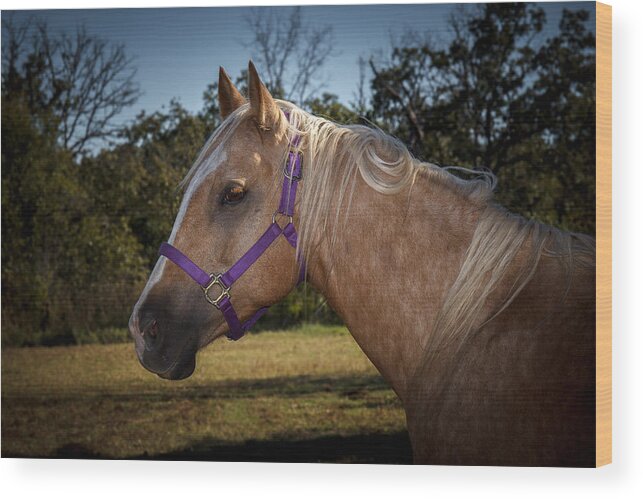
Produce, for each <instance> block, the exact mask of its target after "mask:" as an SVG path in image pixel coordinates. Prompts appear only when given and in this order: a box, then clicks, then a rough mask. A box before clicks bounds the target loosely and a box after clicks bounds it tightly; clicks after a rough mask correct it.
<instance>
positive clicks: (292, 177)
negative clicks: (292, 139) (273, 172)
mask: <svg viewBox="0 0 643 499" xmlns="http://www.w3.org/2000/svg"><path fill="white" fill-rule="evenodd" d="M291 154H294V155H296V156H297V157H298V158H299V164H301V163H302V162H303V160H304V156H303V154H302V153H301V152H300V151H293V150H292V149H291V150H290V151H289V152H288V156H290V155H291ZM288 159H289V160H290V157H289V158H288ZM296 164H297V163H296V161H286V164H285V165H284V177H286V178H287V179H288V180H290V181H297V182H298V181H300V180H301V172H299V175H292V172H293V171H294V169H295V165H296ZM288 166H292V169H291V170H290V171H288Z"/></svg>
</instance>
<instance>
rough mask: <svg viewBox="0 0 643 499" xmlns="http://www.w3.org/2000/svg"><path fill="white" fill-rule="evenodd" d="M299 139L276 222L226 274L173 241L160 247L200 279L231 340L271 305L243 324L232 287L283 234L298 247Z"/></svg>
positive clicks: (286, 172) (289, 163) (290, 158)
mask: <svg viewBox="0 0 643 499" xmlns="http://www.w3.org/2000/svg"><path fill="white" fill-rule="evenodd" d="M299 140H300V137H299V136H295V137H294V138H293V139H292V141H291V142H290V150H289V151H288V159H287V161H286V164H285V166H284V172H283V173H284V181H283V185H282V189H281V199H280V201H279V208H278V209H277V211H276V212H275V214H274V215H273V217H272V223H271V224H270V225H269V226H268V228H267V229H266V231H265V232H264V233H263V234H262V235H261V237H259V239H257V242H255V243H254V244H253V245H252V246H251V247H250V249H249V250H248V251H246V252H245V253H244V254H243V256H242V257H241V258H239V259H238V260H237V261H236V262H235V263H234V264H233V265H232V267H230V268H229V269H228V270H227V271H225V272H224V273H223V274H209V273H207V272H206V271H205V270H203V269H202V268H201V267H199V266H198V265H197V264H196V263H194V262H193V261H192V260H191V259H190V258H189V257H188V256H187V255H185V254H184V253H183V252H182V251H181V250H179V249H178V248H176V247H174V246H172V245H171V244H170V243H162V244H161V247H160V248H159V255H161V256H164V257H166V258H167V259H169V260H171V261H172V262H174V263H175V264H176V265H178V266H179V267H180V268H181V269H182V270H183V271H184V272H185V273H186V274H187V275H188V276H190V277H191V278H192V279H193V280H194V281H196V283H197V284H198V285H199V286H201V288H202V289H203V292H204V295H205V299H206V300H207V301H208V302H209V303H210V304H211V305H213V306H215V307H216V308H218V309H219V310H220V311H221V313H222V314H223V317H224V318H225V320H226V322H227V323H228V328H229V331H228V333H227V335H226V336H227V337H228V338H229V339H231V340H238V339H239V338H241V337H242V336H243V335H244V334H245V333H246V331H248V330H249V329H250V328H251V327H252V326H254V324H255V323H256V322H257V321H258V320H259V318H260V317H261V316H262V315H263V314H265V313H266V312H267V311H268V307H262V308H260V309H259V310H257V311H256V312H255V313H254V315H253V316H252V317H250V319H248V320H247V321H246V322H244V323H241V321H240V320H239V316H238V315H237V313H236V311H235V310H234V307H233V305H232V301H231V296H230V288H231V287H232V285H233V284H234V283H235V282H236V281H237V280H238V279H239V278H240V277H241V276H242V275H243V274H244V273H245V272H246V271H247V270H248V269H249V268H250V267H251V266H252V264H254V263H255V262H256V261H257V260H258V259H259V257H261V255H263V254H264V253H265V252H266V250H267V249H268V248H269V247H270V246H271V245H272V243H273V242H275V241H276V240H277V238H278V237H279V236H281V235H283V236H284V237H285V238H286V240H287V241H288V243H289V244H290V245H291V246H292V247H293V248H296V247H297V230H296V229H295V226H294V225H293V223H292V217H293V213H294V209H295V198H296V196H297V185H298V184H299V181H300V180H301V173H302V166H303V158H302V155H301V153H300V152H299V151H298V150H297V146H298V145H299ZM278 215H282V216H285V217H287V218H288V223H287V224H286V225H285V226H284V227H283V228H282V227H281V226H280V225H279V224H278V223H277V217H278ZM304 277H305V269H304V266H303V265H302V264H301V262H300V272H299V280H298V282H297V284H299V283H301V282H302V281H303V280H304ZM216 293H219V294H218V296H215V295H216Z"/></svg>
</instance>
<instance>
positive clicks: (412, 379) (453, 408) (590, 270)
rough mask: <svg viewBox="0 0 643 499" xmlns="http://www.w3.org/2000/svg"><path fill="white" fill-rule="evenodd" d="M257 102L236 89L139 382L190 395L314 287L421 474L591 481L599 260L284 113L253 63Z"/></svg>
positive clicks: (188, 208)
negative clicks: (390, 405)
mask: <svg viewBox="0 0 643 499" xmlns="http://www.w3.org/2000/svg"><path fill="white" fill-rule="evenodd" d="M248 89H249V98H248V101H246V99H245V98H244V97H243V96H242V95H241V94H240V93H239V91H238V90H237V89H236V88H235V87H234V85H233V84H232V82H231V81H230V79H229V78H228V77H227V75H226V74H225V72H224V71H223V70H221V72H220V75H219V102H220V108H221V112H222V115H223V118H224V121H223V123H222V125H221V126H220V127H219V128H218V129H217V130H216V131H215V133H214V134H213V135H212V137H211V138H210V139H209V140H208V142H207V143H206V144H205V146H204V147H203V150H202V152H201V154H200V155H199V157H198V159H197V161H196V162H195V164H194V166H193V167H192V169H191V170H190V172H189V173H188V175H187V177H186V179H185V181H184V185H185V186H186V191H185V194H184V198H183V201H182V204H181V207H180V210H179V213H178V216H177V218H176V221H175V223H174V228H173V229H172V233H171V235H170V238H169V241H168V243H164V245H163V246H162V248H161V255H163V256H161V257H160V258H159V260H158V262H157V263H156V266H155V267H154V270H153V272H152V275H151V277H150V279H149V281H148V283H147V285H146V286H145V289H144V291H143V293H142V295H141V297H140V299H139V300H138V303H137V304H136V306H135V308H134V311H133V313H132V317H131V319H130V330H131V333H132V335H133V337H134V339H135V343H136V352H137V354H138V357H139V359H140V361H141V363H142V364H143V365H144V366H145V367H146V368H147V369H149V370H150V371H152V372H154V373H157V374H158V375H159V376H161V377H163V378H168V379H181V378H185V377H187V376H190V375H191V374H192V372H193V370H194V368H195V362H196V361H195V356H196V352H197V350H198V349H200V348H203V347H204V346H206V345H207V344H208V343H210V342H212V341H213V340H214V339H216V338H218V337H220V336H223V335H226V334H227V335H228V336H231V337H233V338H236V337H238V336H240V335H241V334H243V332H244V331H245V330H246V329H247V328H248V327H249V326H250V325H251V324H252V323H253V322H254V320H256V317H257V315H258V313H257V312H258V311H261V310H263V309H264V308H265V307H267V306H270V305H272V304H274V303H276V302H278V301H279V300H281V299H283V298H284V297H285V296H286V295H287V294H288V293H289V292H290V291H291V290H292V289H293V287H294V286H295V285H296V283H297V282H298V278H299V277H300V276H299V274H300V269H302V268H305V278H306V279H307V281H308V282H310V283H311V284H312V285H313V286H314V287H315V288H316V289H317V290H318V291H319V292H320V293H322V294H323V295H324V296H325V297H326V299H327V300H328V302H329V303H330V305H331V306H332V307H333V309H334V310H335V311H336V312H337V313H338V314H339V315H340V316H341V318H342V319H343V320H344V322H345V323H346V325H347V327H348V329H349V330H350V332H351V334H352V335H353V337H354V338H355V340H356V341H357V343H358V344H359V345H360V347H361V348H362V349H363V350H364V352H365V353H366V355H367V356H368V358H369V359H370V360H371V361H372V362H373V364H374V365H375V366H376V367H377V369H378V370H379V371H380V373H381V374H382V376H383V377H384V378H385V379H386V380H387V382H388V383H389V384H390V385H391V386H392V387H393V389H394V390H395V392H396V393H397V395H398V396H399V398H400V400H401V401H402V403H403V406H404V409H405V411H406V417H407V424H408V430H409V435H410V438H411V443H412V447H413V454H414V460H415V462H416V463H433V464H475V465H483V464H484V465H543V466H549V465H552V466H593V465H594V463H595V451H594V445H595V417H594V410H595V364H594V359H595V342H594V337H595V291H594V290H595V243H594V240H593V239H592V238H589V237H587V236H582V235H577V234H569V233H565V232H563V231H560V230H558V229H555V228H552V227H548V226H545V225H542V224H540V223H537V222H534V221H528V220H525V219H523V218H521V217H519V216H515V215H512V214H510V213H508V212H507V211H506V210H504V209H503V208H501V207H499V206H497V205H495V204H493V202H492V199H491V198H492V194H491V193H492V189H493V187H494V183H495V178H494V177H493V175H491V174H489V173H485V174H478V176H477V177H475V178H472V179H470V180H463V179H461V178H459V177H457V176H455V175H453V174H452V173H450V172H449V171H447V170H446V169H443V168H439V167H437V166H435V165H431V164H427V163H422V162H420V161H418V160H416V159H414V158H413V157H412V156H411V154H410V153H409V152H408V150H407V149H406V147H405V146H404V145H403V144H401V143H400V142H399V141H397V140H396V139H394V138H392V137H390V136H387V135H385V134H384V133H383V132H381V131H379V130H377V129H374V128H370V127H365V126H340V125H337V124H335V123H332V122H330V121H328V120H325V119H322V118H318V117H315V116H312V115H310V114H308V113H306V112H304V111H302V110H301V109H299V108H297V107H296V106H294V105H292V104H290V103H288V102H283V101H278V100H274V99H273V98H272V96H271V95H270V93H269V92H268V90H267V89H266V87H265V86H264V85H263V84H262V83H261V81H260V79H259V77H258V75H257V72H256V70H255V68H254V66H253V65H252V63H251V64H250V67H249V87H248ZM275 209H277V211H276V212H275ZM281 236H284V237H281ZM293 246H294V247H295V248H296V249H293ZM249 249H250V251H248V250H249ZM168 260H171V261H170V262H168ZM195 262H198V263H195ZM202 269H207V272H206V271H204V270H202ZM208 272H223V274H208ZM193 281H197V283H198V284H199V285H196V284H195V282H193ZM203 291H205V299H204V294H203ZM212 305H214V306H212Z"/></svg>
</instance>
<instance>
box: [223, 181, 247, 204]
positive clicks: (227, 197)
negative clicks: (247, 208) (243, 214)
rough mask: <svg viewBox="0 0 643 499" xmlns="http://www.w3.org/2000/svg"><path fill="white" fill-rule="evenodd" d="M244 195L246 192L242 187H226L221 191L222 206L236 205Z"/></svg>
mask: <svg viewBox="0 0 643 499" xmlns="http://www.w3.org/2000/svg"><path fill="white" fill-rule="evenodd" d="M245 195H246V191H245V189H244V188H243V187H241V186H240V185H233V186H230V187H226V189H225V190H224V191H223V199H222V201H223V204H237V203H238V202H240V201H241V200H242V199H243V198H244V196H245Z"/></svg>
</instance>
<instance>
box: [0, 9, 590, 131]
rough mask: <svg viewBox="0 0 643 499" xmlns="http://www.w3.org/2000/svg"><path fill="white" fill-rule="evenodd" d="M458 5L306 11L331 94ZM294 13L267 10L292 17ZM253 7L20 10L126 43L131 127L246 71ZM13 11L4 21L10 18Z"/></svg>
mask: <svg viewBox="0 0 643 499" xmlns="http://www.w3.org/2000/svg"><path fill="white" fill-rule="evenodd" d="M541 6H542V7H543V8H544V9H545V11H546V14H547V25H546V27H545V32H544V33H543V38H546V37H548V36H551V35H552V34H553V33H555V32H556V31H557V29H558V28H557V24H558V20H559V19H560V14H561V12H562V9H563V8H565V7H567V8H586V9H587V10H589V11H590V12H591V13H592V19H591V20H590V25H593V24H594V3H592V2H589V3H581V2H578V3H576V2H572V3H543V4H541ZM453 7H454V5H453V4H427V5H417V4H415V5H339V6H305V7H302V14H303V18H304V21H305V22H308V23H314V24H315V25H331V26H332V27H333V35H334V46H335V50H334V54H333V56H332V57H331V58H330V59H329V60H328V62H327V64H326V66H325V68H324V70H323V80H324V82H325V86H324V90H325V91H329V92H331V93H334V94H337V95H338V96H339V98H340V100H341V101H342V102H345V103H348V102H350V101H351V100H353V97H354V93H355V91H356V89H357V84H358V79H359V70H358V65H357V59H358V57H359V56H360V55H364V56H368V55H370V54H372V53H374V52H376V51H378V50H386V49H387V48H388V47H390V40H391V36H393V37H395V36H399V35H401V34H403V33H404V32H405V31H407V30H409V29H411V30H414V31H417V32H420V33H425V32H429V33H431V36H432V37H433V38H434V39H436V40H442V41H447V40H448V39H449V31H448V24H447V20H448V16H449V14H450V13H451V12H452V9H453ZM290 8H291V7H262V9H275V10H277V11H282V12H283V13H284V14H288V12H289V9H290ZM249 12H250V10H249V8H248V7H234V8H233V7H219V8H215V7H213V8H158V9H92V10H41V11H17V12H15V17H16V21H17V22H20V20H22V19H28V18H29V17H30V16H34V17H37V18H40V19H43V20H45V21H47V23H48V24H49V26H50V28H51V29H52V30H54V31H67V32H73V31H74V30H75V29H76V27H77V26H79V25H84V26H85V27H86V28H87V30H88V32H90V33H92V34H96V35H99V36H101V37H103V38H106V39H108V40H110V41H113V42H117V43H123V44H124V45H125V47H126V51H127V53H128V54H129V55H131V56H133V57H134V58H135V66H136V67H137V76H136V79H137V81H138V83H139V84H140V86H141V89H142V90H143V92H144V93H143V96H142V97H141V98H140V99H139V101H138V102H137V103H136V104H135V106H134V107H133V108H131V109H129V110H127V111H126V112H124V113H123V114H122V115H121V116H120V117H119V121H121V122H123V121H128V120H130V119H131V118H132V117H133V116H135V115H136V114H137V113H138V112H139V111H140V110H141V109H145V110H146V111H148V112H153V111H155V110H158V109H160V108H161V107H162V106H163V105H167V104H168V102H169V101H170V99H172V98H178V99H179V101H180V102H181V103H182V104H183V105H184V106H185V107H187V108H188V109H189V110H191V111H197V110H199V109H200V108H201V105H202V95H203V91H204V90H205V88H206V86H207V85H208V83H210V82H212V81H214V80H215V79H216V77H217V72H218V67H219V65H222V66H224V67H225V68H226V70H227V71H228V73H230V74H231V75H232V76H233V77H235V76H237V75H238V74H239V72H240V71H241V69H243V68H245V67H246V66H247V63H248V59H249V58H251V56H252V47H248V46H246V44H247V42H248V41H249V40H251V39H252V33H251V31H250V28H249V27H248V25H247V23H246V21H245V18H246V16H247V15H248V14H249ZM6 13H7V12H6V11H4V12H3V15H6Z"/></svg>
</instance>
